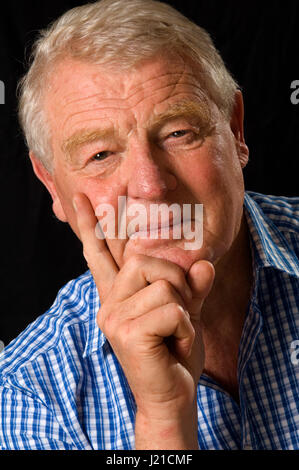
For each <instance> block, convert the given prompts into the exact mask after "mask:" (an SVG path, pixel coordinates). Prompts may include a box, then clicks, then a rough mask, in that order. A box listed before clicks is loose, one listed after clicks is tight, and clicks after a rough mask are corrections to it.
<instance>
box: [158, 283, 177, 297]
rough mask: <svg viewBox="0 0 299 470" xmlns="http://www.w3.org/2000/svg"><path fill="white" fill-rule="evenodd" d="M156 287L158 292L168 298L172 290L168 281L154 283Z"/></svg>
mask: <svg viewBox="0 0 299 470" xmlns="http://www.w3.org/2000/svg"><path fill="white" fill-rule="evenodd" d="M155 284H156V287H157V288H158V289H159V292H160V293H161V294H163V295H165V296H169V295H171V294H172V293H173V289H172V287H171V285H170V283H169V282H168V281H166V280H165V279H159V280H158V281H156V283H155Z"/></svg>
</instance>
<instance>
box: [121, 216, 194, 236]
mask: <svg viewBox="0 0 299 470" xmlns="http://www.w3.org/2000/svg"><path fill="white" fill-rule="evenodd" d="M192 222H193V219H189V220H184V221H181V220H180V221H179V222H177V223H168V224H157V225H154V226H151V225H150V224H148V225H147V226H146V227H141V229H140V230H138V231H136V232H131V233H128V238H129V239H130V240H137V239H144V240H149V239H153V240H156V239H161V235H162V234H163V229H164V230H165V229H167V230H168V234H169V235H171V233H172V232H173V231H174V230H175V228H176V227H178V226H182V225H184V224H186V223H192ZM169 238H170V237H169ZM183 238H184V237H183V231H182V230H181V239H183ZM162 239H163V238H162Z"/></svg>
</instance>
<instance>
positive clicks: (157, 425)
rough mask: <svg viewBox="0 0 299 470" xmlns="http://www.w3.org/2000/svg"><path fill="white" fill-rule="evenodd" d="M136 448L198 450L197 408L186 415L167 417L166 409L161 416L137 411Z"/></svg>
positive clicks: (186, 412) (185, 413) (188, 411)
mask: <svg viewBox="0 0 299 470" xmlns="http://www.w3.org/2000/svg"><path fill="white" fill-rule="evenodd" d="M135 448H136V449H137V450H155V449H156V450H159V449H160V450H196V449H198V438H197V406H196V404H195V405H194V406H193V407H192V408H191V409H189V410H184V413H181V414H179V413H176V415H175V416H174V415H168V416H167V415H166V413H165V409H164V410H161V414H160V416H159V415H158V413H157V410H155V413H154V415H153V414H152V413H151V412H149V413H147V412H145V411H144V410H143V411H140V410H137V413H136V421H135Z"/></svg>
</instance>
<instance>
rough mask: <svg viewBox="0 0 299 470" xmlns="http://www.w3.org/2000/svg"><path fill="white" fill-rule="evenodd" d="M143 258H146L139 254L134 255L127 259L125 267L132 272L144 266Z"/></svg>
mask: <svg viewBox="0 0 299 470" xmlns="http://www.w3.org/2000/svg"><path fill="white" fill-rule="evenodd" d="M145 258H146V256H144V255H141V254H139V253H138V254H136V255H133V256H131V257H130V258H129V259H128V261H127V263H126V264H127V267H128V268H129V269H133V270H135V269H138V268H140V267H141V266H143V265H144V263H145Z"/></svg>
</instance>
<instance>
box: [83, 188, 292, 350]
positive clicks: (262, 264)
mask: <svg viewBox="0 0 299 470" xmlns="http://www.w3.org/2000/svg"><path fill="white" fill-rule="evenodd" d="M244 213H245V217H246V220H247V224H248V229H249V232H250V236H251V245H252V249H253V251H254V268H255V269H257V270H259V269H261V268H267V267H272V268H275V269H278V270H281V271H284V272H286V273H288V274H290V275H294V276H297V277H299V261H298V259H297V257H296V255H295V253H294V252H293V251H292V250H291V249H290V247H289V246H288V243H287V240H286V239H285V237H284V236H283V234H282V233H281V232H280V231H279V230H278V228H277V227H276V226H275V225H274V223H273V222H272V221H271V219H270V218H269V217H268V216H267V215H266V214H265V213H264V212H263V211H262V209H261V207H260V206H259V205H258V204H257V202H256V201H255V200H254V199H253V198H252V197H251V196H250V195H249V193H245V199H244ZM100 306H101V304H100V299H99V295H98V291H97V287H96V284H95V282H94V279H93V277H92V276H91V284H90V297H89V321H88V327H87V341H86V345H85V350H84V353H83V357H88V356H89V355H91V354H92V353H94V352H97V351H99V349H101V348H102V347H103V346H104V344H105V343H106V341H107V338H106V337H105V335H104V333H103V332H102V331H101V330H100V329H99V327H98V325H97V313H98V311H99V308H100Z"/></svg>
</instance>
